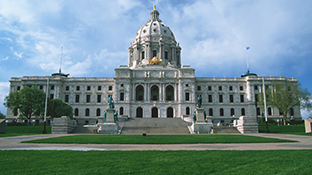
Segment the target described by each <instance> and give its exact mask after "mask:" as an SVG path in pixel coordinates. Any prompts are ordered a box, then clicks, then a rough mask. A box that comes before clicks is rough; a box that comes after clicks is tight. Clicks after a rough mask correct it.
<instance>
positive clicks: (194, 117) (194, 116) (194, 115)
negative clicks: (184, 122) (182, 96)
mask: <svg viewBox="0 0 312 175" xmlns="http://www.w3.org/2000/svg"><path fill="white" fill-rule="evenodd" d="M193 120H194V122H196V112H195V111H194V113H193Z"/></svg>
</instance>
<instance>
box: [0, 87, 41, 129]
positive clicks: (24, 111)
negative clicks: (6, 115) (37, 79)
mask: <svg viewBox="0 0 312 175" xmlns="http://www.w3.org/2000/svg"><path fill="white" fill-rule="evenodd" d="M4 101H5V102H4V105H5V106H6V107H8V108H10V109H11V110H12V111H13V113H14V114H15V115H17V113H18V112H19V113H20V114H21V116H25V117H26V118H27V119H28V122H29V124H30V123H31V117H32V116H33V115H36V116H42V115H43V112H44V103H45V93H44V92H43V91H42V90H39V89H38V88H37V87H34V86H33V87H27V86H25V87H23V89H21V90H20V91H16V92H11V93H10V94H9V95H8V96H6V97H5V99H4Z"/></svg>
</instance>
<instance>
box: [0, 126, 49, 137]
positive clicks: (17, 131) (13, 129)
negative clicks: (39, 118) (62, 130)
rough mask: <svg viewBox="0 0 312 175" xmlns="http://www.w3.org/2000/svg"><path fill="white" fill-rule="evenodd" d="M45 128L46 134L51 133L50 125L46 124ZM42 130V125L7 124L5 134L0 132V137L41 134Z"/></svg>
mask: <svg viewBox="0 0 312 175" xmlns="http://www.w3.org/2000/svg"><path fill="white" fill-rule="evenodd" d="M46 130H47V134H51V126H47V127H46ZM42 131H43V126H7V127H6V128H5V134H0V137H12V136H20V135H34V134H42Z"/></svg>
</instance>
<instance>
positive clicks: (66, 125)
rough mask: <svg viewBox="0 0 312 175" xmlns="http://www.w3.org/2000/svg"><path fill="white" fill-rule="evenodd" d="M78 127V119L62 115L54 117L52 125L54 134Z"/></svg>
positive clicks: (68, 131) (66, 132) (64, 132)
mask: <svg viewBox="0 0 312 175" xmlns="http://www.w3.org/2000/svg"><path fill="white" fill-rule="evenodd" d="M75 127H76V121H74V120H72V119H70V118H69V117H66V116H62V117H61V118H54V120H53V125H52V134H68V133H70V132H71V131H72V130H73V129H74V128H75Z"/></svg>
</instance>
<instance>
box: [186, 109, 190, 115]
mask: <svg viewBox="0 0 312 175" xmlns="http://www.w3.org/2000/svg"><path fill="white" fill-rule="evenodd" d="M185 114H186V115H190V108H189V107H186V108H185Z"/></svg>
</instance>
